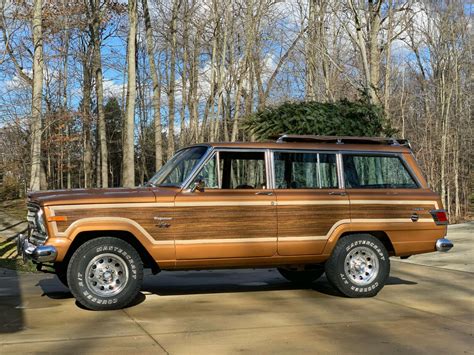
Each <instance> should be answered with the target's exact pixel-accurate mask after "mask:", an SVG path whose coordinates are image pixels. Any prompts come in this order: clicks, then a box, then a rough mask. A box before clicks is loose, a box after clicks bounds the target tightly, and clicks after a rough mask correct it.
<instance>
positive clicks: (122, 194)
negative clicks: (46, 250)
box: [28, 187, 176, 206]
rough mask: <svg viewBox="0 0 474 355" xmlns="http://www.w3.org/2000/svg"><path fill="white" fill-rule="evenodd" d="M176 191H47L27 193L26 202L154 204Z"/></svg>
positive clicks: (162, 189) (45, 203) (52, 204)
mask: <svg viewBox="0 0 474 355" xmlns="http://www.w3.org/2000/svg"><path fill="white" fill-rule="evenodd" d="M175 194H176V189H170V188H152V187H137V188H108V189H71V190H47V191H35V192H30V193H28V202H33V203H37V204H39V205H41V206H54V205H76V204H86V203H87V204H94V203H140V202H155V201H156V199H157V197H159V198H160V200H161V199H163V198H164V199H168V198H169V199H173V198H174V195H175Z"/></svg>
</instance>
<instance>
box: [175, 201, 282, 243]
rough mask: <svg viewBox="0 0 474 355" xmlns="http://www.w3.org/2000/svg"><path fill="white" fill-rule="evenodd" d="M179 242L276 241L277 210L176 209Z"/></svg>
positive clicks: (230, 207) (221, 207)
mask: <svg viewBox="0 0 474 355" xmlns="http://www.w3.org/2000/svg"><path fill="white" fill-rule="evenodd" d="M174 216H175V218H174V219H173V222H172V227H171V228H172V230H173V233H174V235H175V238H176V240H193V239H232V238H276V232H277V225H276V223H274V222H275V221H276V210H275V207H274V206H215V207H209V206H203V207H198V206H193V207H176V208H175V213H174Z"/></svg>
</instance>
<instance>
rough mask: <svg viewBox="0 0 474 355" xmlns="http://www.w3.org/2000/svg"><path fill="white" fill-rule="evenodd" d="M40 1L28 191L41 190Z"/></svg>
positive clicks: (35, 19)
mask: <svg viewBox="0 0 474 355" xmlns="http://www.w3.org/2000/svg"><path fill="white" fill-rule="evenodd" d="M42 5H43V2H42V0H35V1H34V7H33V9H34V10H33V44H34V56H33V97H32V103H31V118H32V124H31V177H30V190H33V191H34V190H40V188H41V183H40V181H41V136H42V122H41V111H42V109H41V107H42V95H43V65H44V63H43V31H42V26H41V25H42V24H41V22H42Z"/></svg>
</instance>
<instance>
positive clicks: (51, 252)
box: [16, 234, 58, 263]
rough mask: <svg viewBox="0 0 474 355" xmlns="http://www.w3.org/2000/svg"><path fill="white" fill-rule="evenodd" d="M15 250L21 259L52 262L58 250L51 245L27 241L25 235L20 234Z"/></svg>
mask: <svg viewBox="0 0 474 355" xmlns="http://www.w3.org/2000/svg"><path fill="white" fill-rule="evenodd" d="M16 250H17V252H18V255H21V256H22V257H23V260H27V259H29V260H33V261H34V262H37V263H44V262H52V261H55V260H56V257H57V256H58V252H57V250H56V248H55V247H53V246H51V245H41V246H36V245H33V244H31V243H30V242H29V241H28V238H27V236H26V235H23V234H20V235H18V237H17V240H16Z"/></svg>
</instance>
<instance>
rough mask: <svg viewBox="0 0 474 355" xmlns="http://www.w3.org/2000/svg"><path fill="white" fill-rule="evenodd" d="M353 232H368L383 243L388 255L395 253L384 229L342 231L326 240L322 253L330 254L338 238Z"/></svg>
mask: <svg viewBox="0 0 474 355" xmlns="http://www.w3.org/2000/svg"><path fill="white" fill-rule="evenodd" d="M355 234H368V235H371V236H373V237H375V238H377V239H378V240H380V241H381V242H382V244H383V245H384V247H385V249H386V250H387V252H388V255H389V256H394V255H396V250H395V248H394V246H393V243H392V241H391V239H390V237H389V235H388V234H387V233H386V232H385V231H382V230H350V231H342V232H341V233H339V234H338V235H337V236H335V237H334V238H331V239H330V240H329V241H328V243H327V244H326V247H325V250H324V254H327V255H330V254H331V253H332V251H333V249H334V248H335V246H336V244H337V242H338V241H339V240H340V239H342V238H345V237H347V236H350V235H355Z"/></svg>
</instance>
